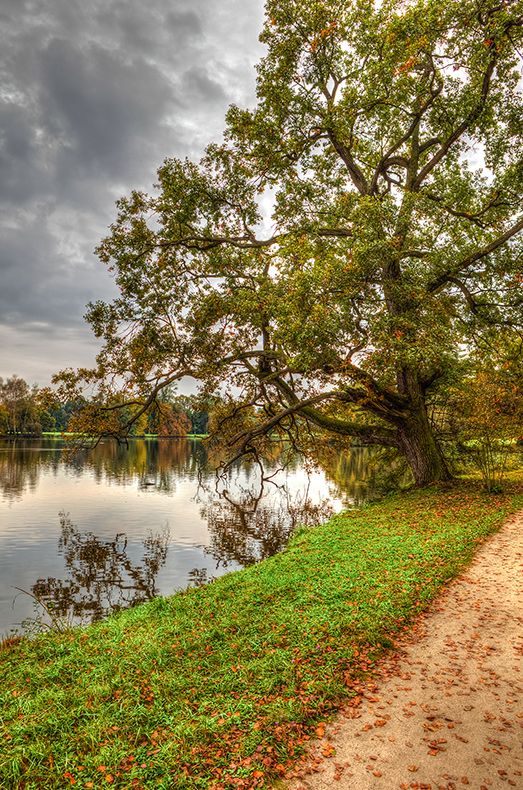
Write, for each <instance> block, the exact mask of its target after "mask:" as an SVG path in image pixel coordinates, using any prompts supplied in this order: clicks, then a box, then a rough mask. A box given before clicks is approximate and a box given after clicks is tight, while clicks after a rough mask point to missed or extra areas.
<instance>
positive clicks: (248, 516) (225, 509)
mask: <svg viewBox="0 0 523 790" xmlns="http://www.w3.org/2000/svg"><path fill="white" fill-rule="evenodd" d="M261 472H262V474H261V479H260V481H259V483H258V485H256V483H255V481H254V479H253V478H252V477H251V480H250V482H251V485H252V488H251V489H250V490H245V489H241V487H239V486H238V484H236V486H235V487H236V489H237V490H238V489H239V490H240V493H239V495H238V496H236V497H235V498H233V496H232V495H231V494H230V493H229V491H228V490H227V489H221V490H220V487H219V485H217V486H216V489H215V491H214V493H213V494H211V493H210V491H209V489H208V488H207V489H205V490H206V494H207V499H208V501H207V503H206V504H205V505H204V506H203V507H202V510H201V513H202V518H204V519H206V521H207V529H208V531H209V536H210V543H209V544H208V545H206V546H201V547H200V548H202V550H203V552H204V553H205V554H207V555H209V556H211V557H212V558H213V559H214V560H215V561H216V563H217V564H216V567H217V568H218V567H220V566H222V567H225V568H226V567H228V566H229V565H231V564H236V565H240V566H243V567H246V566H248V565H253V564H255V563H257V562H261V560H264V559H266V558H267V557H272V556H273V555H274V554H277V553H279V552H281V551H283V550H284V549H285V547H286V545H287V543H288V541H289V539H290V537H291V535H292V534H293V532H294V531H295V529H296V528H297V527H298V526H303V527H312V526H316V525H318V524H321V523H323V522H325V521H327V520H328V519H329V518H330V517H331V516H332V514H333V513H334V508H333V507H332V504H331V503H330V501H329V500H328V499H324V500H322V501H320V502H317V503H314V502H313V501H312V499H311V498H310V496H309V491H308V488H307V489H306V490H305V492H303V493H297V494H291V493H290V491H289V490H288V489H287V488H286V487H285V486H282V485H277V484H276V483H275V482H272V481H271V479H270V477H269V478H267V477H265V474H264V471H263V467H261ZM200 485H201V487H203V488H205V487H204V486H203V485H202V482H201V481H200ZM270 487H272V490H271V491H270V492H268V491H267V488H270ZM255 491H256V493H255ZM189 577H190V579H191V582H192V584H193V585H195V586H201V585H203V584H207V582H209V581H212V579H213V577H212V576H211V577H209V576H208V574H207V569H206V568H200V569H199V568H194V569H193V570H192V571H191V572H190V574H189Z"/></svg>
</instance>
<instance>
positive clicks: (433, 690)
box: [286, 511, 523, 790]
mask: <svg viewBox="0 0 523 790" xmlns="http://www.w3.org/2000/svg"><path fill="white" fill-rule="evenodd" d="M397 647H398V649H397V650H396V652H395V654H394V655H393V656H392V657H389V658H388V659H387V660H386V661H384V662H382V663H381V665H380V667H379V674H378V675H377V677H376V678H375V682H374V684H372V683H368V684H367V685H366V686H365V688H364V690H363V693H362V698H361V701H360V702H359V704H356V705H353V706H352V707H350V706H349V707H347V708H346V709H345V710H342V711H340V714H339V716H338V718H337V719H336V721H334V722H333V723H332V724H330V725H329V726H328V727H327V728H326V729H325V732H324V734H323V733H322V731H321V729H320V730H319V731H318V735H319V736H320V740H318V742H317V743H315V744H313V746H312V748H311V755H312V758H311V762H310V764H309V767H308V771H307V773H306V774H305V773H303V774H302V776H303V778H302V779H295V780H292V781H291V782H287V783H286V784H287V787H288V788H289V790H299V788H307V789H308V790H325V788H327V787H328V788H336V790H349V789H350V790H352V789H353V788H358V790H369V789H370V788H372V790H378V788H379V790H392V789H393V788H394V789H395V788H403V789H404V788H412V790H428V789H429V788H430V789H431V790H437V789H438V788H445V789H446V790H448V789H449V788H460V787H464V786H466V785H469V786H470V787H471V788H474V790H496V789H497V788H501V787H507V786H511V787H518V788H521V790H523V511H521V512H520V513H518V514H517V515H515V516H513V517H512V518H511V519H510V520H509V521H508V522H507V523H506V524H505V525H504V527H503V529H502V530H501V531H500V532H499V533H497V534H496V535H494V536H493V537H492V538H491V539H490V540H489V541H488V542H487V543H486V544H485V545H484V546H483V547H482V548H481V550H480V551H479V552H478V554H477V556H476V558H475V560H474V563H473V564H472V565H471V567H470V568H469V569H468V570H467V571H466V572H465V573H464V574H463V575H462V576H461V577H460V578H459V579H458V580H457V581H456V582H453V583H452V584H451V585H450V586H449V587H448V588H447V590H446V591H445V593H444V594H443V596H442V597H441V598H439V599H438V600H437V601H436V602H435V604H434V605H433V607H432V609H431V611H430V612H429V613H428V614H426V615H425V616H424V617H422V619H421V620H420V621H419V623H418V626H417V631H414V632H412V633H411V634H410V636H409V637H408V639H407V640H406V641H404V642H402V643H398V645H397ZM333 750H335V754H334V755H333V756H327V755H329V753H330V752H332V751H333Z"/></svg>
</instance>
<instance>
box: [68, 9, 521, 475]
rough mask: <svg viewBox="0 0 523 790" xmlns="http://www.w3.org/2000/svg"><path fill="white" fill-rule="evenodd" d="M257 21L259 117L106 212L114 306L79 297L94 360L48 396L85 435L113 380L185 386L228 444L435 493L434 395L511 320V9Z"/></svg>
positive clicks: (514, 293)
mask: <svg viewBox="0 0 523 790" xmlns="http://www.w3.org/2000/svg"><path fill="white" fill-rule="evenodd" d="M266 11H267V13H266V22H265V27H264V30H263V32H262V34H261V40H262V41H263V42H264V44H265V45H266V47H267V54H266V56H265V57H264V58H263V60H262V61H261V63H260V65H259V66H258V89H257V90H258V99H259V103H258V106H257V107H256V108H255V109H254V110H252V111H251V110H242V109H240V108H238V107H234V106H232V107H231V108H230V110H229V113H228V116H227V128H226V131H225V138H224V142H223V143H222V144H212V145H210V146H209V147H208V149H207V152H206V155H205V156H204V158H203V159H202V161H201V163H200V165H196V164H193V163H191V162H189V161H180V160H176V159H167V160H166V161H165V162H164V164H163V166H162V167H161V168H160V170H159V171H158V178H159V183H158V185H157V191H156V193H155V194H154V195H153V196H148V195H146V194H144V193H141V192H133V193H132V194H131V196H130V197H128V198H125V199H122V200H120V201H119V202H118V217H117V220H116V222H115V223H114V224H113V225H112V227H111V233H110V235H109V236H108V237H107V238H106V239H105V240H104V241H103V242H102V243H101V245H100V247H99V250H98V252H99V255H100V256H101V258H102V260H104V261H106V262H107V264H108V265H109V266H110V268H111V269H112V270H114V272H115V277H116V281H117V283H118V286H119V288H120V291H121V296H120V297H119V298H118V299H117V300H115V301H114V302H113V303H112V304H104V303H102V302H97V303H93V304H90V305H89V308H88V312H87V320H88V321H89V322H90V323H91V325H92V327H93V329H94V331H95V333H96V335H97V336H98V337H101V338H103V340H104V348H103V350H102V352H101V353H100V355H99V357H98V361H97V366H96V368H94V369H93V370H82V371H78V372H76V373H75V372H73V371H68V372H65V373H64V374H62V375H61V377H60V379H59V380H60V381H61V382H62V385H63V392H65V393H69V394H71V393H75V392H77V391H78V388H82V387H85V386H86V385H91V386H93V387H94V390H95V396H94V401H93V404H94V405H93V408H92V409H91V411H90V413H89V415H88V416H89V421H90V424H91V430H93V429H96V430H98V431H99V432H100V433H103V432H104V431H106V430H107V419H108V418H107V412H106V411H104V409H106V408H107V406H108V404H109V403H110V402H111V399H112V398H113V397H114V392H115V386H116V385H115V384H114V382H115V381H117V382H120V384H121V386H119V390H120V392H121V397H122V399H123V401H129V402H132V403H142V404H143V405H142V406H141V407H140V408H143V409H144V410H146V409H147V408H149V406H150V404H151V403H152V402H153V401H154V398H155V397H156V395H157V393H158V392H159V391H160V390H161V389H162V388H163V387H165V386H166V385H169V384H173V383H174V382H176V381H179V380H181V379H182V378H183V377H185V376H192V377H193V378H194V379H195V380H196V381H198V382H200V385H201V387H202V390H203V393H204V394H205V393H214V392H217V391H219V392H221V393H222V394H224V393H225V392H228V393H229V395H228V396H227V397H225V405H226V407H227V408H226V409H224V410H222V415H223V419H222V420H221V421H220V427H221V428H224V426H225V422H224V420H225V419H226V418H227V419H228V420H229V422H230V423H231V421H232V423H233V422H234V420H235V418H236V417H241V416H242V414H243V415H244V416H243V418H242V419H241V421H240V424H239V426H238V430H234V429H231V428H229V429H227V430H223V432H222V433H223V436H224V437H226V438H227V442H228V444H229V446H230V448H231V449H233V450H234V452H236V453H242V452H255V451H256V450H257V448H258V446H259V444H260V443H263V441H266V440H265V439H264V437H267V436H270V435H271V434H272V435H273V436H274V435H277V434H281V433H286V434H287V435H289V436H292V437H293V438H295V437H296V436H298V435H300V434H301V435H303V434H304V433H307V432H309V433H310V434H311V435H313V436H315V437H316V436H317V435H318V433H319V432H326V433H327V434H329V435H331V436H332V435H337V436H341V437H352V438H356V439H357V441H358V442H359V443H360V444H377V445H381V446H385V447H393V448H396V449H397V450H398V451H399V452H401V453H403V455H404V456H405V457H406V459H407V461H408V463H409V465H410V468H411V469H412V472H413V475H414V478H415V481H416V483H417V484H418V485H423V484H427V483H429V482H431V481H434V480H444V479H446V478H448V477H449V471H448V468H447V464H446V462H445V458H444V456H443V453H442V451H441V447H440V445H439V443H438V440H437V436H436V435H435V432H434V429H433V427H432V426H431V423H430V420H429V417H428V408H427V406H428V403H429V402H430V399H431V397H432V393H433V391H434V388H435V387H436V385H437V384H438V383H440V382H441V380H442V379H443V377H444V376H445V375H446V372H447V371H449V370H450V369H452V367H453V365H454V363H455V359H456V353H457V349H458V348H460V349H462V350H463V349H466V348H468V347H471V345H472V344H473V343H480V342H487V341H488V339H489V337H491V336H492V333H495V332H499V331H502V332H508V331H510V327H511V326H513V325H515V324H516V325H517V324H518V323H521V319H522V315H521V312H522V311H521V307H522V298H521V279H522V275H521V253H522V251H523V250H522V242H521V237H520V231H521V230H522V229H523V212H522V197H521V196H522V195H523V189H522V187H523V183H522V182H523V167H522V164H523V134H522V132H523V102H522V94H521V89H520V73H519V67H520V64H521V58H520V55H519V51H520V48H521V45H522V40H521V39H522V26H523V9H522V3H521V2H519V1H516V0H501V1H497V0H465V2H460V3H449V2H447V0H445V2H443V0H418V1H417V2H414V1H412V0H410V1H409V0H406V1H404V0H401V2H400V1H399V0H383V2H380V3H377V2H373V1H372V0H318V1H317V2H310V0H285V2H284V1H283V0H268V2H267V6H266ZM482 157H484V160H482ZM269 198H270V200H269ZM271 200H272V204H273V209H272V214H271V216H270V217H268V216H266V213H267V212H265V214H264V211H263V207H264V206H266V205H267V204H268V203H270V201H271ZM269 228H270V230H268V229H269ZM231 393H233V394H234V397H233V396H232V395H231ZM94 407H96V408H94ZM139 411H140V409H138V414H139ZM121 428H122V430H123V431H124V432H125V430H127V429H128V428H129V426H128V425H122V426H121Z"/></svg>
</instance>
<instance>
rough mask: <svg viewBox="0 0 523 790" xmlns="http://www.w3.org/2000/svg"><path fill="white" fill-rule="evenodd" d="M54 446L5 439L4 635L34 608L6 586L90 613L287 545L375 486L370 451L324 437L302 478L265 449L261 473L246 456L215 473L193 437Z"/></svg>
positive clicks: (1, 533) (295, 467)
mask: <svg viewBox="0 0 523 790" xmlns="http://www.w3.org/2000/svg"><path fill="white" fill-rule="evenodd" d="M63 444H64V443H63V441H62V440H60V439H43V440H40V441H38V440H28V439H23V440H16V441H8V440H3V441H2V440H0V634H2V633H5V632H6V630H7V629H9V627H11V626H12V625H16V624H18V623H20V622H21V621H22V620H23V619H24V617H25V615H26V613H27V614H29V612H30V606H31V601H30V600H29V601H28V603H27V602H25V599H26V598H27V599H28V596H20V598H19V599H17V603H16V609H15V610H13V607H12V603H13V587H17V588H23V589H25V590H28V591H29V590H30V591H31V592H32V593H33V594H34V595H35V596H37V597H39V598H40V599H41V600H42V601H44V602H45V603H46V604H52V607H53V608H54V611H55V613H56V615H57V616H58V617H60V618H62V617H64V618H68V617H70V618H72V619H73V620H80V619H85V620H87V619H90V620H99V619H101V618H103V617H104V616H106V615H107V614H108V613H109V612H113V611H115V610H118V609H121V608H123V607H127V606H133V605H135V604H137V603H140V602H142V601H146V600H148V599H150V598H152V597H154V596H156V595H169V594H170V593H172V592H173V591H174V590H175V589H178V588H180V587H186V586H187V584H188V583H192V584H194V585H200V584H204V583H207V582H208V581H210V580H211V579H212V578H214V577H216V576H219V575H222V574H223V573H225V572H228V571H229V570H234V569H236V568H241V567H245V566H247V565H252V564H253V563H256V562H259V561H260V560H263V559H265V558H267V557H270V556H271V555H273V554H276V553H277V552H280V551H282V550H284V549H285V546H286V545H287V543H288V540H289V538H290V536H291V535H292V533H293V531H294V530H295V528H296V527H297V526H298V525H305V526H313V525H316V524H319V523H322V522H324V521H326V520H327V519H328V518H329V517H330V515H331V514H332V513H333V512H334V510H339V509H340V508H341V507H343V506H351V505H352V503H356V504H359V503H361V502H363V501H365V500H366V499H368V498H369V496H372V488H373V480H374V477H375V475H376V474H377V472H376V470H375V469H373V468H372V467H371V466H370V465H369V462H370V460H371V457H372V453H371V451H369V450H366V449H356V450H352V451H351V452H349V453H342V452H340V451H338V450H337V449H336V448H334V447H330V446H324V447H319V448H318V450H317V458H316V461H317V464H316V467H315V470H314V467H313V471H312V473H311V475H309V476H308V475H307V474H306V470H305V467H304V463H303V459H302V458H301V457H300V456H299V455H292V454H290V448H289V446H288V445H283V444H280V445H274V447H272V448H271V451H270V454H268V455H267V457H266V458H265V459H264V465H263V469H262V468H261V467H260V466H259V465H258V464H257V463H256V462H255V461H253V460H252V459H251V460H249V459H246V460H244V461H242V462H238V463H237V464H235V465H233V466H231V467H229V468H228V469H227V473H226V474H225V475H224V476H223V477H221V478H220V479H219V480H217V478H216V476H215V473H214V471H213V466H214V465H215V464H216V463H217V461H219V459H217V458H216V456H214V455H213V456H212V457H211V458H209V457H208V453H207V450H206V448H205V445H203V444H202V443H201V442H200V441H194V440H184V439H181V440H168V439H162V440H154V439H153V440H143V439H139V440H134V441H132V442H129V446H128V447H126V446H124V445H118V444H116V443H114V442H109V441H108V442H104V443H102V444H100V445H99V446H98V447H96V448H95V449H89V450H82V451H79V452H76V453H74V454H73V455H71V456H68V457H64V456H63V454H62V447H63ZM281 467H284V471H280V472H278V470H279V469H281ZM59 512H60V517H59V518H58V513H59ZM66 513H70V514H71V517H70V518H69V516H68V515H65V514H66ZM166 523H168V524H169V527H170V533H169V532H168V531H165V530H163V529H162V526H163V525H164V524H166ZM117 533H118V534H117ZM24 608H25V610H26V611H20V610H21V609H24ZM28 610H29V611H28Z"/></svg>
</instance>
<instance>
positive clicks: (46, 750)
mask: <svg viewBox="0 0 523 790" xmlns="http://www.w3.org/2000/svg"><path fill="white" fill-rule="evenodd" d="M518 507H523V486H522V485H521V483H519V484H518V483H517V482H515V481H513V482H512V483H511V490H508V491H507V492H506V493H505V494H503V495H498V496H489V495H487V494H485V493H484V492H482V490H481V488H480V487H479V485H477V484H476V483H474V482H470V481H469V482H461V483H458V484H457V485H455V486H452V487H450V488H444V487H431V488H429V489H425V490H423V491H412V492H408V493H404V494H400V495H396V496H394V497H391V498H388V499H386V500H383V501H382V502H380V503H375V504H373V505H370V506H367V507H365V508H363V509H361V510H358V511H348V512H344V513H342V514H339V515H337V516H335V517H333V518H332V519H331V520H330V521H329V522H328V523H327V524H325V525H323V526H321V527H318V528H315V529H313V530H310V531H301V532H299V533H298V534H295V536H294V537H293V539H292V541H291V543H290V545H289V547H288V550H287V551H286V552H285V553H283V554H280V555H278V556H275V557H273V558H271V559H269V560H266V561H265V562H262V563H260V564H259V565H256V566H253V567H250V568H248V569H246V570H243V571H239V572H236V573H232V574H229V575H228V576H224V577H222V578H220V579H218V580H217V581H215V582H213V583H212V584H210V585H209V586H207V587H204V588H199V589H190V590H188V591H182V592H178V593H176V594H175V595H174V596H172V597H170V598H159V599H156V600H155V601H152V602H151V603H148V604H146V605H143V606H140V607H137V608H135V609H131V610H128V611H125V612H122V613H120V614H119V615H117V616H113V617H111V618H110V619H109V620H107V621H106V622H103V623H100V624H97V625H93V626H90V627H89V628H87V629H84V630H79V631H70V632H68V633H65V634H45V635H42V636H40V637H38V638H36V639H35V640H34V641H30V640H22V641H21V642H17V641H16V640H12V643H11V644H6V646H5V648H4V650H3V651H2V652H0V706H1V707H0V710H1V715H2V749H1V751H0V755H1V756H0V787H1V788H2V790H11V789H13V790H14V788H16V790H22V788H23V789H24V790H36V789H37V788H39V790H53V789H54V788H66V787H71V786H73V785H76V786H77V787H81V788H84V787H92V788H107V787H115V788H143V789H144V790H149V788H165V789H166V788H169V789H171V788H173V787H175V788H183V789H184V790H185V789H187V790H192V788H195V789H196V788H208V787H213V788H215V789H219V788H232V787H238V788H251V787H261V786H263V785H264V784H265V785H266V784H267V783H270V782H271V781H272V780H274V779H275V778H276V777H278V776H282V775H285V774H287V775H288V774H289V772H291V771H292V770H293V766H295V765H296V763H299V759H300V755H301V754H302V753H303V750H304V747H305V745H306V743H307V740H308V739H309V738H310V737H313V736H314V728H315V727H317V726H318V723H319V722H320V721H324V720H325V719H326V718H327V717H328V716H329V715H330V713H331V712H332V711H333V710H334V709H335V708H336V706H337V705H338V704H339V701H340V700H341V699H342V698H343V697H346V696H347V695H350V694H351V693H354V692H353V687H354V682H355V679H358V678H359V679H361V677H362V676H365V673H367V672H369V671H370V670H371V668H372V662H373V660H374V658H375V657H376V656H377V655H378V654H379V653H380V651H382V650H383V648H384V647H387V646H391V645H392V643H393V640H394V634H395V633H396V632H398V631H399V630H401V629H402V628H403V627H404V626H405V624H406V623H408V622H409V621H410V620H411V619H412V618H413V617H414V616H415V614H416V613H417V612H419V611H420V610H422V609H423V608H425V607H426V606H427V604H428V603H429V602H430V600H431V599H433V598H434V596H435V595H437V593H438V592H439V591H440V590H441V588H442V586H443V585H445V583H446V582H448V581H449V580H450V579H451V578H453V577H454V576H455V575H456V574H458V573H459V572H460V569H461V568H462V567H463V565H464V564H466V563H467V562H469V561H470V559H471V557H472V556H473V553H474V551H475V549H476V547H477V545H478V543H480V542H481V541H483V540H484V539H485V538H486V537H487V536H488V535H489V534H491V533H492V532H493V531H494V530H496V529H497V528H498V527H499V526H500V524H501V523H502V521H503V518H504V516H505V515H506V514H507V513H508V512H510V511H513V510H515V509H517V508H518Z"/></svg>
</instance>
